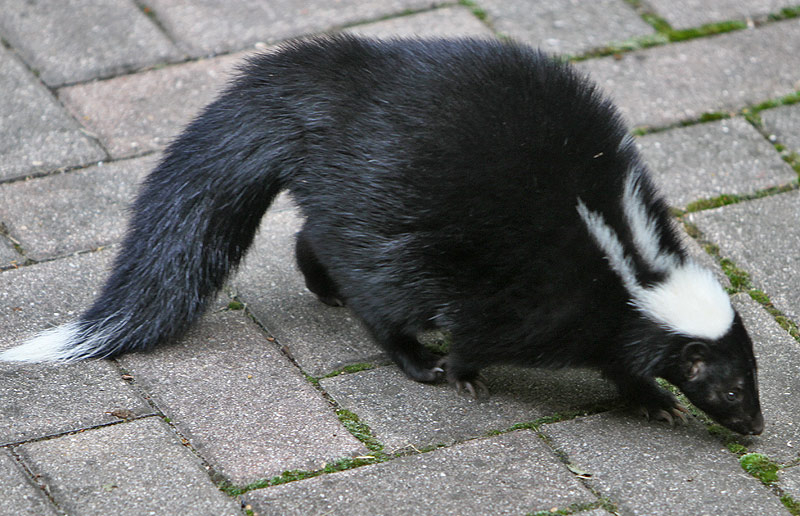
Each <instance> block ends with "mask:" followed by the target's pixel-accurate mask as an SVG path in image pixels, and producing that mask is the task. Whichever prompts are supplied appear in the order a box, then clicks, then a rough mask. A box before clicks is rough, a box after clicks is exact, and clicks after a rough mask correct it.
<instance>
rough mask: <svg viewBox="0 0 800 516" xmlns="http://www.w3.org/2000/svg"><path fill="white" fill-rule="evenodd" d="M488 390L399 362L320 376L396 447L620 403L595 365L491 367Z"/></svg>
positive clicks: (335, 394) (440, 441) (486, 374)
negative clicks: (472, 390) (428, 376)
mask: <svg viewBox="0 0 800 516" xmlns="http://www.w3.org/2000/svg"><path fill="white" fill-rule="evenodd" d="M481 374H482V375H483V376H484V378H485V379H486V384H487V386H488V388H489V393H490V394H489V396H488V398H486V399H479V400H475V399H473V398H471V397H469V396H465V395H463V394H458V393H457V392H456V390H455V389H454V388H453V387H452V386H450V385H448V384H446V383H445V384H438V385H431V384H423V383H419V382H415V381H413V380H410V379H408V378H407V377H406V376H405V375H404V374H403V373H402V372H400V370H399V369H398V368H397V367H395V366H391V367H381V368H377V369H372V370H368V371H362V372H359V373H353V374H344V375H339V376H335V377H333V378H328V379H323V380H321V381H320V384H321V385H322V387H323V388H324V389H325V390H326V391H327V392H328V394H330V395H331V397H333V399H335V400H336V401H337V402H338V403H339V404H340V405H341V406H342V407H344V408H345V409H347V410H350V411H351V412H354V413H356V414H358V416H359V419H360V420H361V421H362V422H364V423H366V424H367V425H368V426H369V427H370V428H371V430H372V432H373V434H374V435H375V437H376V438H377V439H378V441H379V442H381V443H382V444H383V445H384V446H385V447H386V448H387V450H388V451H389V452H393V451H396V450H398V449H401V448H404V447H412V448H414V447H415V448H423V447H426V446H432V445H438V444H452V443H454V442H457V441H461V440H464V439H470V438H473V437H479V436H481V435H486V433H487V432H490V431H495V430H504V429H507V428H509V427H511V426H512V425H514V424H516V423H522V422H528V421H533V420H536V419H539V418H541V417H543V416H552V415H555V414H558V413H563V412H568V411H574V410H581V409H586V408H591V407H593V406H595V405H599V404H603V405H607V404H610V403H615V402H616V398H617V394H616V391H615V390H614V389H613V387H611V386H610V385H609V384H608V383H607V382H606V381H605V380H602V379H601V378H600V374H599V373H597V372H595V371H581V370H563V371H546V370H538V369H524V368H512V367H492V368H488V369H486V370H484V371H483V372H482V373H481Z"/></svg>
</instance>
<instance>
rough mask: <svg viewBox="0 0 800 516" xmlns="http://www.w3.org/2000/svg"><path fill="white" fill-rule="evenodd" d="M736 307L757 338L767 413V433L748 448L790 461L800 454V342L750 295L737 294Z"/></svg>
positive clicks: (755, 346) (765, 425)
mask: <svg viewBox="0 0 800 516" xmlns="http://www.w3.org/2000/svg"><path fill="white" fill-rule="evenodd" d="M734 306H735V307H736V309H737V310H738V311H739V313H740V314H741V316H742V318H743V319H744V322H745V325H746V327H747V331H748V332H749V333H750V338H752V339H753V347H754V350H755V354H756V360H757V361H758V371H759V375H758V381H759V391H760V392H759V394H760V397H761V410H762V412H763V413H764V433H763V434H761V435H760V436H756V437H752V438H751V439H750V442H747V443H746V445H747V448H748V450H750V451H753V452H759V453H764V454H766V455H768V456H769V457H770V458H771V459H773V460H776V461H778V462H781V463H788V462H789V461H791V460H794V459H797V458H799V457H800V420H798V418H797V414H800V400H798V398H797V393H798V392H800V378H798V376H797V364H798V363H800V344H798V343H797V341H796V340H794V339H793V338H792V337H791V336H790V335H789V334H788V333H787V332H786V331H785V330H784V329H783V328H781V327H780V325H779V324H778V323H776V322H775V320H774V319H773V318H772V316H771V315H769V313H767V312H766V311H765V310H764V309H763V308H762V307H761V306H760V305H759V304H758V303H756V302H755V301H753V300H752V299H751V298H750V296H748V295H744V294H742V295H739V296H736V297H735V298H734Z"/></svg>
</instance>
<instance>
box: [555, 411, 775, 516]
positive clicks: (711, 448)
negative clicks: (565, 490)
mask: <svg viewBox="0 0 800 516" xmlns="http://www.w3.org/2000/svg"><path fill="white" fill-rule="evenodd" d="M541 431H543V432H544V434H545V435H546V436H547V438H548V439H549V440H550V442H551V443H552V446H553V447H554V448H555V449H556V450H559V451H560V452H563V453H564V454H565V455H566V459H567V460H568V461H569V462H570V463H571V464H573V465H574V466H575V467H577V468H578V469H580V470H581V471H584V472H587V473H589V474H591V476H592V478H591V480H590V481H589V484H590V486H591V487H592V488H593V489H594V490H595V491H596V492H597V493H598V495H599V496H602V497H606V498H608V499H609V500H610V501H611V502H612V503H613V504H615V505H616V506H617V508H618V509H619V510H620V514H629V515H634V514H647V515H649V514H675V515H697V514H714V515H730V516H734V515H739V514H774V515H776V516H777V515H781V514H785V515H787V516H788V514H789V513H788V511H787V510H786V508H785V507H784V506H783V505H782V504H781V502H780V501H779V500H778V498H777V497H776V496H774V495H773V494H772V493H771V492H770V490H769V488H767V487H765V486H763V485H762V484H761V482H760V481H758V480H757V479H755V478H754V477H751V476H750V475H748V474H747V473H745V471H744V470H743V469H742V468H741V466H739V463H738V458H737V457H736V455H734V454H733V453H731V452H729V451H728V450H727V449H726V448H725V447H724V446H723V445H722V444H721V443H720V442H719V441H717V440H716V438H714V437H712V436H711V435H710V434H709V433H708V432H707V431H706V430H705V428H704V427H703V425H701V424H700V423H697V422H694V421H693V422H692V423H691V424H690V425H686V426H683V425H679V426H676V427H670V426H668V425H665V424H663V423H656V422H647V421H645V420H644V419H641V418H634V417H620V415H619V414H617V413H604V414H599V415H595V416H590V417H586V418H577V419H573V420H570V421H565V422H562V423H555V424H551V425H545V426H544V427H542V428H541Z"/></svg>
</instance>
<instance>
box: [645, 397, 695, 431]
mask: <svg viewBox="0 0 800 516" xmlns="http://www.w3.org/2000/svg"><path fill="white" fill-rule="evenodd" d="M688 413H689V411H688V410H687V409H686V407H684V406H683V405H681V404H680V403H678V402H677V401H676V402H675V404H674V405H673V406H672V407H669V408H663V407H653V406H650V407H648V406H647V405H640V406H639V414H641V415H643V416H644V417H645V418H646V419H647V420H648V421H650V420H655V421H664V422H666V423H669V425H670V426H675V423H676V422H678V423H681V424H684V425H685V424H687V423H688V422H689V420H688V419H686V414H688Z"/></svg>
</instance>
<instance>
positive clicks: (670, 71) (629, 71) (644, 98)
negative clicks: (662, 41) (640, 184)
mask: <svg viewBox="0 0 800 516" xmlns="http://www.w3.org/2000/svg"><path fill="white" fill-rule="evenodd" d="M798 47H800V19H794V20H787V21H783V22H777V23H770V24H768V25H764V26H761V27H758V28H756V29H753V30H742V31H736V32H731V33H727V34H722V35H720V36H716V37H713V38H700V39H696V40H691V41H687V42H683V43H674V44H670V45H664V46H660V47H653V48H650V49H646V50H641V51H637V52H629V53H625V54H622V55H621V56H620V57H618V58H617V57H607V58H602V59H594V60H589V61H585V62H582V63H580V64H579V67H580V68H581V69H582V70H584V71H585V72H588V73H589V74H590V75H591V76H592V77H593V78H594V80H595V81H597V82H598V84H599V85H600V86H601V87H602V88H603V89H604V90H606V91H607V92H609V93H610V94H611V96H612V97H613V98H614V99H615V102H616V103H617V105H618V106H619V107H620V109H621V111H622V113H623V115H624V116H625V117H626V118H627V119H628V120H629V121H630V122H631V123H633V124H634V125H636V126H664V125H669V124H673V123H675V122H678V121H681V120H686V119H690V120H693V119H697V118H698V117H699V116H700V115H701V114H703V113H706V112H715V111H728V110H738V109H741V108H743V107H745V106H747V105H751V104H757V103H759V102H762V101H764V100H766V99H771V98H774V97H780V96H783V95H786V94H789V93H792V92H794V91H795V90H796V89H797V84H798V80H800V72H798V70H800V53H798V52H797V48H798Z"/></svg>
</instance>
